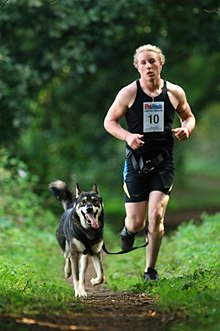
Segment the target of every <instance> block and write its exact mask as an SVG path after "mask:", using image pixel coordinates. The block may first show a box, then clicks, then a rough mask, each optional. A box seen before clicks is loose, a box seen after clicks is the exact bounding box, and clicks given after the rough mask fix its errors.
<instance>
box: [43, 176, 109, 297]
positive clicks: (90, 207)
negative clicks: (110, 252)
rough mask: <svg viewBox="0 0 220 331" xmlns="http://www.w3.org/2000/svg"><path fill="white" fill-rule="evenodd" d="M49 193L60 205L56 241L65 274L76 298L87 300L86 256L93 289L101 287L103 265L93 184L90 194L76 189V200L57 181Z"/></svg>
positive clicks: (100, 216)
mask: <svg viewBox="0 0 220 331" xmlns="http://www.w3.org/2000/svg"><path fill="white" fill-rule="evenodd" d="M49 189H50V190H51V191H52V192H53V193H54V195H55V196H56V197H57V199H58V200H60V201H61V203H62V205H63V208H64V210H65V211H64V213H63V215H62V217H61V220H60V224H59V227H58V229H57V232H56V237H57V240H58V242H59V245H60V247H61V248H62V250H63V252H64V258H65V266H64V274H65V277H66V278H68V277H70V276H71V275H72V278H73V286H74V291H75V296H76V297H85V296H87V293H86V290H85V273H86V269H87V266H88V255H91V256H92V261H93V264H94V268H95V271H96V278H92V279H91V280H90V281H91V283H92V285H98V284H101V283H103V281H104V274H103V265H102V255H101V250H102V246H103V226H104V208H103V203H102V198H101V197H100V195H99V192H98V189H97V186H96V184H94V185H93V188H92V190H91V191H90V192H84V191H81V190H80V188H79V186H78V185H76V196H75V197H74V196H73V194H72V192H71V191H70V190H69V189H68V187H67V185H66V184H65V183H64V182H63V181H61V180H57V181H55V182H52V183H50V185H49Z"/></svg>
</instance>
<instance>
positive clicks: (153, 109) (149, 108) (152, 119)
mask: <svg viewBox="0 0 220 331" xmlns="http://www.w3.org/2000/svg"><path fill="white" fill-rule="evenodd" d="M143 131H144V132H163V131H164V101H158V102H157V101H156V102H144V103H143Z"/></svg>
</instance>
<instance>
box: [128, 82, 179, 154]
mask: <svg viewBox="0 0 220 331" xmlns="http://www.w3.org/2000/svg"><path fill="white" fill-rule="evenodd" d="M136 84H137V94H136V98H135V100H134V103H133V105H132V106H131V107H130V108H128V111H127V113H126V115H125V118H126V121H127V126H128V130H129V131H130V132H132V133H140V134H144V141H145V144H144V145H143V147H141V148H140V149H138V150H136V151H135V152H136V153H137V154H146V153H147V155H148V156H149V157H154V156H155V155H157V154H158V153H160V152H162V151H164V150H166V151H169V152H170V153H171V154H172V150H173V145H174V138H173V135H172V132H171V129H172V124H173V120H174V115H175V108H174V107H173V105H172V104H171V102H170V99H169V97H168V94H167V85H166V81H164V86H163V88H162V92H161V94H160V95H158V96H157V97H155V98H154V99H153V100H152V97H150V96H148V95H147V94H145V93H144V91H143V90H142V88H141V85H140V81H139V80H137V81H136ZM151 102H154V104H155V105H156V106H157V105H158V104H157V102H159V104H160V102H164V115H163V131H162V132H144V125H143V121H144V110H143V109H144V104H145V103H151ZM156 106H155V107H156ZM151 116H153V115H151ZM156 120H157V117H156Z"/></svg>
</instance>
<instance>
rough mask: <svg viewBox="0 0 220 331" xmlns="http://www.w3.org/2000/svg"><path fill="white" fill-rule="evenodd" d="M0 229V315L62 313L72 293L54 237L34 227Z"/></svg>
mask: <svg viewBox="0 0 220 331" xmlns="http://www.w3.org/2000/svg"><path fill="white" fill-rule="evenodd" d="M5 224H6V222H4V225H5ZM0 230H1V232H0V250H1V255H0V279H1V283H0V313H4V315H8V314H9V315H10V314H11V313H13V316H19V315H21V314H22V315H23V314H25V315H29V316H37V315H42V314H45V311H46V312H47V314H48V316H49V315H50V316H51V317H52V316H56V315H57V312H58V311H59V313H60V312H62V311H65V310H66V309H67V308H68V307H69V305H70V303H71V302H72V301H73V292H72V290H71V288H70V287H68V285H67V283H66V282H65V281H64V279H63V274H62V266H61V261H62V259H61V258H60V259H59V256H60V255H61V252H60V250H59V248H58V246H57V243H56V242H55V237H54V234H50V233H48V232H44V231H39V229H37V228H34V227H33V228H31V229H25V228H24V227H22V228H20V227H14V226H9V227H8V228H4V231H2V228H1V227H0ZM60 257H61V256H60Z"/></svg>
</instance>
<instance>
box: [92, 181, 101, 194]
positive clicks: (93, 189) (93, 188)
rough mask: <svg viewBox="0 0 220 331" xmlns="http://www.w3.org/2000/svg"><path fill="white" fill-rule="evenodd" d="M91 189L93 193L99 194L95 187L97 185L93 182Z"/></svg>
mask: <svg viewBox="0 0 220 331" xmlns="http://www.w3.org/2000/svg"><path fill="white" fill-rule="evenodd" d="M92 191H93V192H95V193H97V194H99V190H98V187H97V185H96V184H95V183H94V184H93V187H92Z"/></svg>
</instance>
